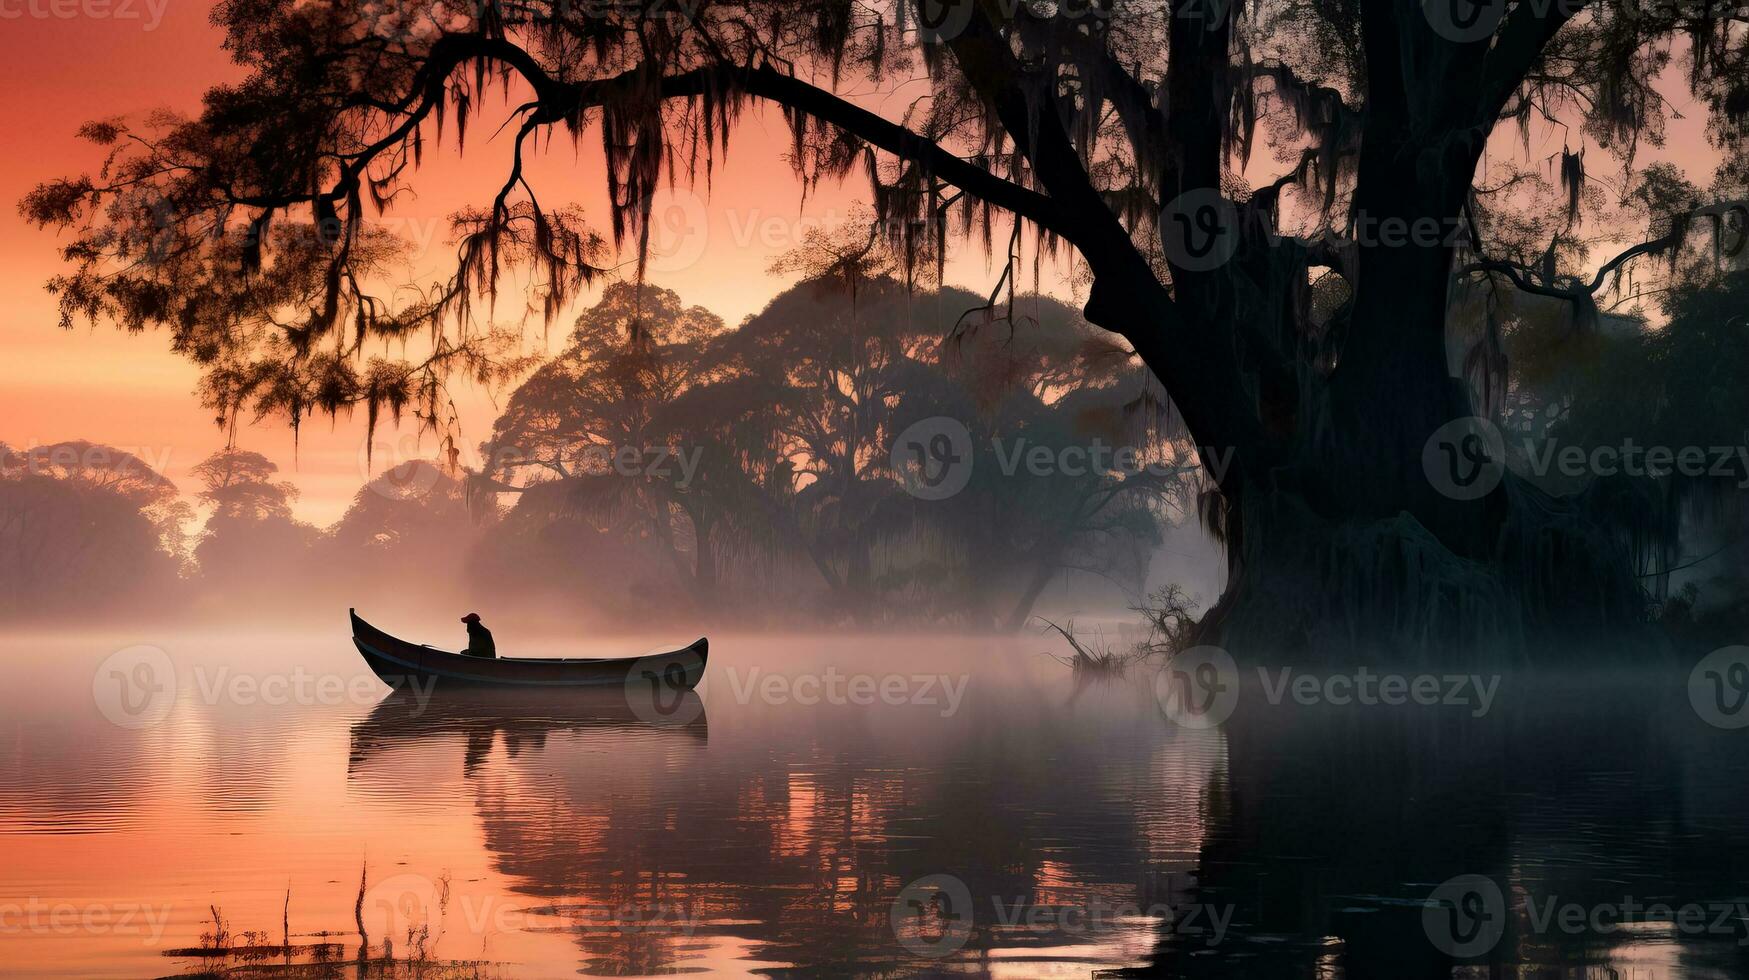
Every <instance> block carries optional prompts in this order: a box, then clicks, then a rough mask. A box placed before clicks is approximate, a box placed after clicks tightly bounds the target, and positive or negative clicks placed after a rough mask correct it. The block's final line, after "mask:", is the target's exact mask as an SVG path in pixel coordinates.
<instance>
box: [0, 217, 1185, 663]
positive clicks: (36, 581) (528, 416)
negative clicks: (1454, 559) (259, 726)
mask: <svg viewBox="0 0 1749 980" xmlns="http://www.w3.org/2000/svg"><path fill="white" fill-rule="evenodd" d="M815 245H816V249H815V254H816V257H817V256H818V255H821V254H823V255H826V256H827V257H828V259H829V260H828V261H825V262H823V263H822V264H820V265H818V266H807V265H798V266H797V267H798V268H800V269H801V271H803V272H804V273H806V274H807V275H808V278H807V279H806V280H804V282H803V283H802V284H800V285H798V286H796V287H794V288H792V289H790V290H788V291H786V292H785V293H783V294H782V295H780V296H778V297H777V298H776V299H774V300H773V301H772V302H771V303H770V304H769V305H768V306H767V307H766V309H765V310H764V311H762V312H761V313H759V314H757V315H755V316H752V317H749V318H748V319H747V320H746V321H745V322H744V323H742V324H741V325H740V326H739V327H737V328H734V329H730V328H728V327H727V326H726V325H725V324H724V323H723V322H722V320H721V319H720V318H719V317H717V316H716V315H714V314H712V313H710V312H709V311H707V310H704V309H702V308H700V307H687V306H685V305H683V304H682V302H681V300H680V298H679V297H678V296H676V295H675V294H674V293H673V292H671V291H668V290H664V289H659V288H657V287H654V286H650V285H644V286H642V287H638V286H634V285H631V284H625V283H622V284H616V285H612V286H609V287H608V288H607V289H606V290H605V291H604V293H603V296H602V298H601V300H600V302H599V303H598V304H597V305H595V306H594V307H593V308H591V309H590V310H588V311H587V312H586V313H584V314H583V315H582V316H581V317H580V318H579V319H578V321H577V324H576V327H575V329H574V331H573V332H572V333H571V335H570V337H569V338H568V340H567V343H566V345H565V347H564V348H563V350H562V351H561V352H560V353H559V354H558V355H557V356H555V357H553V358H552V359H550V360H548V361H547V362H546V363H544V364H542V365H541V366H540V367H539V368H538V369H536V370H534V371H533V372H532V374H530V375H529V376H528V377H527V378H526V379H525V380H524V381H523V382H522V383H521V384H520V385H518V386H517V387H516V388H515V389H514V390H513V391H511V393H510V395H509V397H508V399H507V401H506V403H505V407H504V410H503V412H502V414H501V415H500V417H499V418H498V419H497V420H496V423H495V425H494V427H493V431H492V434H491V437H490V438H489V439H487V440H486V441H485V442H484V443H482V444H481V446H480V457H479V462H478V464H477V465H475V466H473V467H471V468H466V469H464V468H461V467H457V466H454V465H449V464H439V463H436V462H431V461H423V460H420V461H412V462H401V463H399V464H398V465H396V464H395V462H393V461H391V462H390V463H388V464H386V466H385V472H382V473H380V474H378V475H376V476H375V477H374V478H373V479H371V480H369V481H368V482H367V483H366V485H365V486H363V487H361V488H360V489H359V491H358V492H357V494H356V496H355V497H354V500H353V502H352V505H351V507H350V508H349V509H348V510H347V512H346V514H345V515H344V517H342V518H341V520H340V521H339V522H338V523H336V524H335V525H333V526H332V527H329V528H326V529H322V528H317V527H314V526H312V525H310V524H307V523H304V522H301V521H299V520H297V519H296V518H295V516H294V515H293V509H292V505H293V503H294V502H295V500H296V496H297V494H296V488H295V487H293V486H292V485H291V484H290V483H287V482H284V481H282V480H279V479H278V468H277V466H276V465H275V464H274V463H273V462H272V461H270V460H268V459H267V458H266V457H264V456H262V455H260V454H258V453H255V452H251V451H248V450H245V449H228V450H225V451H222V452H219V453H216V454H214V455H213V456H212V457H210V458H209V459H207V460H205V461H203V462H202V463H200V464H199V465H198V466H196V467H194V468H193V470H192V471H191V476H192V477H193V479H194V481H195V483H196V485H195V486H193V487H190V488H187V490H188V493H187V494H186V496H187V497H191V498H192V499H193V500H194V501H195V503H197V504H198V506H199V514H204V515H205V519H204V522H201V521H200V519H199V514H197V512H196V510H195V508H194V507H192V506H191V505H190V504H189V503H188V501H187V500H186V499H184V495H183V494H181V493H179V491H178V488H176V487H175V486H173V485H172V484H171V483H170V481H169V480H168V479H166V478H165V477H163V476H162V475H160V474H158V473H156V472H154V471H153V470H152V468H151V467H150V466H148V465H147V464H146V463H145V462H144V461H143V460H140V459H138V458H137V457H134V456H132V455H129V454H125V453H121V452H120V451H118V450H113V449H109V448H107V447H102V446H96V445H92V444H86V443H77V444H66V445H64V446H48V447H38V448H34V449H32V450H30V451H29V452H28V453H16V452H12V451H10V450H8V451H7V460H8V462H7V465H6V466H5V469H4V480H3V482H0V556H4V557H5V558H6V559H7V560H6V562H5V565H6V568H7V570H8V577H6V578H4V579H0V583H3V587H4V591H3V592H0V603H3V604H4V606H5V607H7V608H11V609H14V610H18V611H25V610H38V611H43V612H47V611H49V610H50V609H51V608H61V609H67V610H72V609H91V608H105V609H115V610H122V611H132V610H134V609H136V608H138V607H140V606H142V605H151V606H158V607H164V606H167V605H168V606H172V607H183V606H188V607H193V608H199V607H201V606H202V605H212V606H215V607H219V606H225V605H231V604H235V603H236V602H237V601H238V600H240V599H248V600H251V601H269V602H270V601H273V600H274V599H276V598H277V599H286V600H291V599H299V600H302V599H306V598H312V597H313V596H312V594H311V592H310V589H311V588H312V586H311V585H310V583H312V582H320V583H321V584H320V586H316V587H315V588H318V589H320V590H321V591H322V592H323V595H322V596H321V597H320V598H323V599H332V600H333V601H335V602H342V603H348V604H352V603H362V602H365V601H367V599H370V598H376V597H381V596H383V595H385V594H399V595H400V596H401V597H403V598H409V597H411V598H415V599H432V598H443V599H445V600H447V599H450V598H454V599H455V600H456V601H472V602H476V603H478V604H485V603H486V602H492V603H494V604H496V606H497V607H499V608H504V607H511V608H514V607H517V606H518V605H522V606H525V607H528V608H530V609H535V610H539V609H547V610H551V609H553V608H555V607H557V608H560V609H564V610H567V611H568V610H572V609H580V610H582V611H583V613H584V614H586V616H588V617H591V618H597V619H605V620H610V621H619V622H632V621H636V620H638V619H640V618H648V617H650V616H661V615H664V614H666V613H669V612H672V611H674V610H676V609H685V610H691V611H699V612H707V613H710V614H712V615H714V616H718V617H733V618H735V619H737V620H739V621H743V622H751V623H760V624H772V625H778V624H789V625H793V624H797V623H808V622H813V623H831V624H854V625H864V626H875V625H897V624H902V623H920V624H934V625H950V626H959V627H966V628H977V629H988V628H1005V629H1013V628H1018V627H1020V626H1022V625H1024V624H1025V623H1026V622H1027V620H1028V619H1029V617H1030V616H1031V614H1032V612H1033V610H1034V607H1035V605H1036V603H1037V602H1038V600H1039V598H1040V597H1041V595H1043V594H1044V593H1045V592H1046V590H1047V588H1049V587H1050V586H1052V585H1053V584H1057V585H1059V587H1065V586H1066V587H1068V588H1069V589H1071V592H1072V593H1073V594H1078V595H1081V596H1083V597H1098V598H1099V599H1100V600H1101V601H1102V602H1104V603H1105V604H1107V605H1112V606H1116V605H1121V604H1122V603H1123V602H1124V601H1127V600H1133V599H1135V598H1137V597H1139V596H1140V595H1141V594H1142V593H1143V591H1144V588H1145V586H1146V584H1147V578H1148V573H1149V564H1150V559H1151V557H1152V555H1153V553H1154V550H1155V546H1156V545H1157V544H1158V543H1159V541H1160V538H1161V534H1162V532H1163V530H1164V529H1165V528H1166V527H1167V526H1168V525H1170V524H1175V523H1182V522H1184V521H1186V520H1187V519H1189V518H1192V517H1193V516H1194V515H1195V513H1196V511H1197V504H1198V494H1199V492H1200V488H1201V484H1200V477H1198V475H1197V471H1196V467H1195V464H1194V457H1192V456H1191V455H1190V452H1189V449H1188V447H1187V446H1185V445H1183V443H1182V441H1181V440H1179V439H1176V438H1174V436H1175V434H1176V430H1175V428H1174V422H1173V419H1172V418H1171V415H1170V412H1169V411H1168V410H1167V407H1166V402H1165V400H1164V399H1163V397H1162V396H1161V394H1160V391H1159V388H1158V385H1157V383H1155V382H1154V381H1152V379H1150V378H1149V377H1148V376H1147V375H1146V374H1145V373H1143V372H1141V371H1139V370H1138V369H1137V368H1135V367H1134V366H1133V362H1132V361H1131V360H1130V359H1129V358H1128V357H1127V352H1126V351H1124V350H1122V349H1121V348H1116V347H1113V346H1112V345H1111V343H1110V342H1109V340H1108V339H1107V337H1106V336H1105V335H1101V334H1100V333H1098V332H1096V331H1094V330H1092V329H1091V328H1089V327H1088V326H1087V325H1086V324H1085V323H1084V322H1083V321H1082V320H1081V319H1080V317H1079V316H1078V315H1077V314H1076V313H1075V312H1074V311H1073V310H1072V309H1070V308H1069V307H1067V306H1065V305H1063V304H1062V303H1060V302H1057V301H1055V300H1052V299H1048V298H1044V297H1019V298H1018V301H1015V302H1011V303H1009V304H1008V307H1007V308H1008V309H1009V310H1010V311H1012V312H1010V313H1008V314H1006V315H1004V316H1001V317H997V316H995V315H994V314H993V313H992V312H990V309H992V308H987V307H986V306H985V304H984V303H983V301H982V300H981V299H980V298H979V297H975V296H973V295H971V294H969V293H964V292H961V291H958V290H951V289H947V290H939V291H936V290H919V289H916V288H913V287H912V286H909V285H907V284H905V283H902V282H900V281H898V280H896V279H894V278H892V277H891V276H890V275H888V274H886V270H885V269H882V268H880V267H878V266H877V265H875V264H873V263H872V262H870V261H868V260H867V257H866V256H865V255H862V254H857V253H855V250H854V249H852V250H851V253H852V254H850V255H849V257H848V258H847V257H846V256H845V255H844V254H840V253H837V252H834V251H832V250H831V249H830V245H831V242H829V241H828V242H817V243H815ZM791 261H798V262H799V261H800V260H791ZM968 311H969V312H968ZM919 426H921V431H923V432H925V433H926V434H928V435H937V434H940V433H937V430H941V432H942V433H946V434H950V435H952V436H953V437H954V438H953V439H951V440H950V443H951V445H948V446H947V447H946V448H947V449H948V450H949V451H950V453H949V455H947V456H945V457H942V458H925V459H916V460H909V464H908V459H909V458H908V457H907V456H906V454H905V453H904V452H903V451H901V452H898V453H895V451H894V444H895V440H896V439H898V437H899V435H900V433H902V432H905V431H906V430H908V429H916V427H919ZM934 446H935V444H934V442H933V441H931V443H930V448H934ZM50 461H57V462H55V464H54V465H49V462H50ZM908 465H910V466H911V467H912V468H914V467H915V466H922V467H927V468H931V469H935V470H940V469H942V468H943V467H945V468H946V470H947V472H946V476H947V477H949V478H953V479H957V481H958V482H960V483H963V486H961V487H960V488H959V489H958V490H957V492H952V493H950V494H948V495H946V496H940V495H938V494H932V493H919V494H914V493H912V492H910V491H908V490H907V480H908V479H909V480H913V481H914V480H915V479H916V478H917V477H918V474H917V473H915V472H909V473H908V472H906V470H907V468H908ZM949 489H951V488H949ZM196 525H198V527H199V529H198V532H196V531H193V530H191V529H192V528H194V527H195V526H196ZM14 559H16V560H14ZM318 568H320V569H321V570H322V574H321V575H314V574H309V573H311V572H312V571H314V570H316V569H318ZM464 597H468V598H464Z"/></svg>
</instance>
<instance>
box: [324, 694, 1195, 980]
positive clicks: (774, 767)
mask: <svg viewBox="0 0 1749 980" xmlns="http://www.w3.org/2000/svg"><path fill="white" fill-rule="evenodd" d="M1064 690H1066V685H1065V687H1063V688H1060V689H1055V690H1051V691H1042V692H1024V691H1012V690H1011V691H1004V692H1002V693H1001V694H1000V695H999V696H983V697H975V698H968V703H967V705H966V709H965V711H963V712H961V713H958V714H954V715H950V716H946V717H944V716H943V715H942V714H941V713H940V712H938V711H934V710H929V711H907V710H906V709H905V708H898V709H893V708H888V707H886V706H880V708H879V710H873V709H857V708H848V707H847V708H834V709H830V710H828V709H827V708H826V707H824V706H821V707H818V708H816V709H813V710H802V709H796V708H794V707H793V706H791V707H790V708H789V709H788V710H778V709H774V708H771V707H769V706H761V705H758V704H756V703H750V704H746V705H743V704H740V703H737V702H735V701H734V699H733V698H729V699H725V700H726V701H727V702H728V703H727V704H726V705H724V710H723V711H722V712H721V714H723V715H724V716H725V718H724V721H725V724H723V725H720V726H718V730H714V731H712V732H711V735H710V738H709V739H708V741H707V740H706V739H705V738H704V714H703V712H702V711H701V712H700V714H699V715H698V717H697V718H696V719H695V720H693V721H691V722H689V723H687V724H684V725H677V726H667V727H663V726H657V725H650V724H648V723H645V722H643V721H642V719H641V718H639V717H638V716H639V712H636V711H627V710H624V709H617V710H616V709H614V708H613V707H612V706H611V705H600V704H591V705H589V706H587V707H581V708H577V709H574V710H566V711H554V710H551V709H550V708H549V707H548V706H545V705H543V706H541V707H540V708H538V709H536V710H529V709H527V708H525V707H523V706H521V705H519V704H517V703H516V702H515V700H514V699H512V700H509V701H506V702H504V703H502V704H499V705H495V706H492V707H490V708H488V707H486V706H483V705H476V704H473V703H468V702H464V703H460V704H453V705H452V704H447V703H446V704H435V703H434V704H433V705H432V706H431V708H430V709H429V710H425V711H417V710H416V709H417V706H416V705H412V704H409V703H404V702H400V703H393V704H391V703H388V702H385V704H383V705H381V706H378V708H376V709H375V710H373V711H372V712H371V713H370V715H369V716H368V717H366V718H364V719H362V720H361V721H360V722H358V723H357V724H356V725H355V726H354V728H353V732H352V739H351V742H352V756H351V760H352V761H351V765H350V767H349V776H348V779H349V784H350V785H351V786H352V788H353V789H354V790H355V791H357V792H359V793H362V794H366V795H375V796H381V797H387V798H392V799H393V800H394V801H395V802H396V803H397V804H399V805H406V804H408V802H409V799H410V794H411V795H417V793H418V790H416V789H414V790H410V789H409V788H408V786H407V783H408V775H409V773H421V774H422V773H427V772H438V773H441V772H443V771H446V770H447V771H454V769H453V768H452V767H459V768H460V770H461V771H462V772H463V773H464V774H465V775H466V787H467V792H468V793H469V794H470V798H471V804H472V807H473V809H474V811H475V814H476V816H477V818H478V821H479V826H480V829H481V834H482V840H483V844H484V846H485V848H486V849H487V851H488V852H489V853H490V854H491V855H492V861H493V866H494V870H495V871H497V872H499V873H501V874H503V875H505V876H506V878H507V879H508V881H509V882H510V883H511V884H510V889H511V891H513V892H514V894H515V895H517V896H519V899H518V907H517V910H516V915H515V916H514V919H515V922H514V925H515V927H516V929H517V931H519V932H520V933H524V934H564V935H567V936H569V937H570V939H571V941H572V942H574V944H575V946H576V948H577V955H578V959H577V962H578V967H579V968H580V969H582V970H583V971H584V972H586V973H591V974H599V975H647V974H650V973H654V972H670V971H674V970H681V969H703V968H713V969H732V970H734V971H736V972H739V971H743V970H747V969H750V968H751V967H753V966H755V965H757V964H767V965H769V966H773V967H776V966H792V967H799V968H802V969H814V970H832V971H835V972H837V971H842V972H849V973H857V974H872V973H882V972H886V971H890V970H900V971H914V970H925V969H933V968H936V967H940V966H950V965H951V966H953V968H956V969H965V968H970V969H973V970H975V971H980V972H987V973H995V974H1001V973H1013V974H1015V975H1022V976H1037V975H1040V974H1041V973H1047V972H1053V971H1055V972H1063V971H1066V972H1067V974H1068V975H1086V974H1087V973H1089V972H1091V971H1092V970H1093V969H1096V968H1103V967H1111V966H1117V965H1122V964H1124V963H1133V962H1139V961H1141V960H1142V959H1143V958H1145V957H1146V955H1147V952H1148V949H1149V948H1150V946H1151V945H1152V941H1153V940H1152V937H1153V936H1154V932H1155V921H1154V920H1153V919H1151V918H1148V917H1146V916H1145V915H1144V914H1143V910H1144V909H1145V908H1146V907H1147V906H1149V905H1150V904H1155V903H1157V902H1160V901H1163V900H1165V898H1166V897H1168V896H1169V893H1170V892H1172V891H1173V890H1174V889H1178V890H1180V891H1181V890H1182V889H1183V888H1184V887H1186V885H1187V878H1186V875H1185V872H1186V871H1187V869H1189V868H1190V866H1191V861H1192V860H1193V858H1194V853H1195V848H1196V841H1197V831H1196V829H1195V825H1196V824H1197V822H1198V821H1199V819H1200V813H1201V812H1202V811H1203V810H1205V809H1206V807H1205V806H1204V805H1203V803H1201V802H1200V801H1201V800H1202V799H1203V796H1204V794H1205V793H1206V792H1207V789H1208V787H1209V786H1210V785H1211V775H1212V773H1213V771H1214V769H1215V768H1216V767H1218V765H1219V757H1220V743H1219V737H1218V735H1217V734H1213V733H1189V732H1172V731H1169V730H1167V729H1165V728H1164V727H1163V726H1161V725H1160V724H1159V719H1158V717H1157V715H1156V714H1155V713H1154V712H1153V711H1152V710H1151V709H1150V707H1149V705H1148V699H1149V695H1148V694H1147V692H1146V690H1137V689H1134V688H1116V689H1106V690H1104V691H1101V692H1096V693H1094V694H1091V695H1089V694H1083V695H1082V696H1081V697H1079V698H1076V699H1074V700H1075V703H1074V704H1073V705H1071V704H1069V703H1068V701H1069V699H1067V698H1065V697H1064V696H1063V691H1064ZM717 693H718V694H719V695H720V694H722V693H723V692H722V691H721V689H720V687H719V690H718V691H717ZM989 693H990V692H986V694H989ZM1114 709H1116V710H1114ZM714 720H715V719H713V722H714ZM1023 725H1030V726H1033V728H1034V730H1033V731H1032V732H1030V733H1025V732H1026V729H1025V728H1024V727H1022V726H1023ZM1023 733H1025V734H1023ZM1174 745H1176V748H1174V747H1173V746H1174ZM434 758H435V759H439V760H444V761H439V762H433V761H432V760H433V759H434ZM414 782H415V783H416V784H417V783H418V782H420V780H417V779H415V780H414ZM433 802H434V803H435V801H433ZM1185 823H1188V824H1189V826H1184V825H1182V824H1185ZM930 875H947V876H951V877H952V878H953V879H955V880H957V881H962V882H964V883H965V885H966V887H967V888H968V889H970V890H971V892H972V893H973V894H976V895H977V896H978V897H979V905H978V907H977V908H975V909H972V910H968V911H970V912H971V913H972V914H973V915H974V917H975V918H976V919H977V920H979V922H980V926H981V928H979V929H977V930H975V931H974V932H973V933H972V934H971V935H970V936H969V937H967V938H968V941H967V942H965V944H964V946H963V948H960V947H956V948H954V949H951V950H946V951H945V954H944V955H943V956H941V957H939V958H938V957H937V956H935V955H933V953H932V952H926V953H922V954H919V953H918V952H916V951H915V950H913V949H910V948H908V947H907V945H906V944H905V943H904V942H903V941H902V940H903V938H904V937H902V936H901V935H899V934H896V933H895V930H894V926H893V909H894V903H895V898H896V896H897V895H898V893H899V892H900V891H901V889H903V888H904V887H905V886H906V884H907V883H908V882H911V881H914V880H916V879H919V878H923V877H926V876H930ZM451 929H452V931H453V930H454V927H453V926H452V927H451ZM462 945H463V946H465V945H466V944H465V943H463V944H462Z"/></svg>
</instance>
